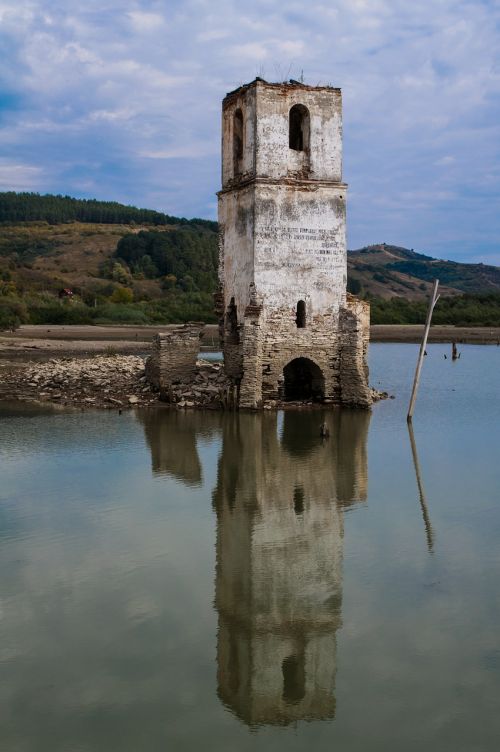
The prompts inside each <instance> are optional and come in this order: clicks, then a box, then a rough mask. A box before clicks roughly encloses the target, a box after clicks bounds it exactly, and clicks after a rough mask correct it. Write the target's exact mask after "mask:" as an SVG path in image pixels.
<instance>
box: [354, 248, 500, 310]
mask: <svg viewBox="0 0 500 752" xmlns="http://www.w3.org/2000/svg"><path fill="white" fill-rule="evenodd" d="M348 268H349V274H348V276H349V288H350V290H351V292H353V293H354V294H356V295H359V294H363V293H364V294H367V295H370V296H375V297H380V298H392V297H395V296H398V297H403V298H409V299H410V300H417V299H418V298H422V297H423V296H427V295H428V294H429V292H430V290H431V288H432V283H433V280H434V279H436V278H437V279H439V283H440V292H441V295H456V294H459V293H472V294H488V293H500V267H498V266H489V265H486V264H461V263H459V262H457V261H443V260H441V259H436V258H432V257H431V256H425V255H424V254H423V253H416V252H415V251H414V250H413V249H411V250H409V249H408V248H401V247H399V246H395V245H387V244H386V243H382V244H380V245H370V246H366V247H365V248H360V249H359V250H357V251H349V254H348Z"/></svg>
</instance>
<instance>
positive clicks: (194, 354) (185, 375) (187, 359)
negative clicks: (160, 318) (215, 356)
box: [146, 322, 205, 396]
mask: <svg viewBox="0 0 500 752" xmlns="http://www.w3.org/2000/svg"><path fill="white" fill-rule="evenodd" d="M204 326H205V325H204V324H202V323H197V322H196V323H189V324H184V325H183V326H180V327H177V328H175V329H173V330H171V331H169V332H166V333H161V334H157V335H156V336H155V337H154V339H153V352H152V354H151V356H150V357H149V358H148V360H147V361H146V378H147V379H148V381H149V382H150V383H151V384H153V385H154V386H155V387H156V388H157V389H159V391H160V395H162V396H167V395H168V392H169V391H170V389H171V388H172V386H173V385H174V384H177V383H180V382H189V381H191V380H194V377H195V375H196V361H197V358H198V353H199V351H200V339H201V336H202V333H203V328H204Z"/></svg>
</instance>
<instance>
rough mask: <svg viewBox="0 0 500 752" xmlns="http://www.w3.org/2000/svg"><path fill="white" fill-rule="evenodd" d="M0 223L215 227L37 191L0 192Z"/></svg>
mask: <svg viewBox="0 0 500 752" xmlns="http://www.w3.org/2000/svg"><path fill="white" fill-rule="evenodd" d="M0 222H48V223H49V224H60V223H63V222H92V223H98V224H131V223H133V222H135V223H136V224H148V225H181V226H183V225H185V226H200V227H207V228H209V229H212V230H217V223H216V222H211V221H210V220H207V219H184V218H183V217H171V216H169V215H168V214H163V213H162V212H157V211H154V210H152V209H138V208H137V207H135V206H125V205H124V204H119V203H117V202H116V201H96V200H95V199H82V198H71V196H53V195H50V194H46V195H43V196H42V195H40V194H39V193H15V192H14V191H9V192H4V193H1V192H0Z"/></svg>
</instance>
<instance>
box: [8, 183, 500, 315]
mask: <svg viewBox="0 0 500 752" xmlns="http://www.w3.org/2000/svg"><path fill="white" fill-rule="evenodd" d="M217 263H218V251H217V224H216V223H215V222H211V221H208V220H200V219H191V220H188V219H184V218H178V217H172V216H170V215H167V214H162V213H161V212H155V211H151V210H148V209H137V208H136V207H133V206H124V205H122V204H118V203H116V202H102V201H87V200H82V199H73V198H70V197H66V196H50V195H46V196H40V195H38V194H33V193H12V192H9V193H0V327H8V326H12V325H17V324H19V323H23V322H26V323H27V322H30V323H40V324H45V323H52V324H54V323H67V324H71V323H74V324H76V323H113V322H114V323H131V324H132V323H137V324H141V323H144V324H145V323H176V322H182V321H188V320H203V321H207V322H210V321H212V322H214V321H215V317H214V314H213V292H214V291H215V290H216V287H217ZM436 276H438V277H439V279H440V281H441V288H440V289H441V295H442V297H441V299H440V301H439V303H438V306H437V308H436V311H435V317H434V320H435V321H436V323H450V324H452V323H456V324H478V325H480V324H481V325H500V269H499V268H498V267H493V266H485V265H483V264H459V263H456V262H451V261H440V260H439V259H434V258H431V257H429V256H425V255H424V254H421V253H416V252H415V251H413V250H408V249H405V248H400V247H397V246H389V245H385V244H382V245H374V246H368V247H366V248H362V249H360V250H357V251H350V252H349V254H348V288H349V290H350V291H351V292H353V293H354V294H356V295H359V296H360V297H364V298H366V299H369V300H370V301H371V304H372V321H373V322H374V323H421V322H422V321H423V320H424V319H425V309H426V300H427V298H428V295H429V292H430V289H431V287H432V281H433V279H434V278H435V277H436ZM64 290H69V291H70V293H69V294H67V293H64V292H62V291H64Z"/></svg>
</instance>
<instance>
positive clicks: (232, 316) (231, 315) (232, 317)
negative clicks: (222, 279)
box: [227, 297, 238, 335]
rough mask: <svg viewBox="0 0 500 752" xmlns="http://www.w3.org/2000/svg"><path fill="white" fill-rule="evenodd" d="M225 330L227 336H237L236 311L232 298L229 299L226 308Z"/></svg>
mask: <svg viewBox="0 0 500 752" xmlns="http://www.w3.org/2000/svg"><path fill="white" fill-rule="evenodd" d="M227 329H228V333H229V334H236V335H237V334H238V309H237V307H236V303H235V302H234V297H233V298H231V300H230V301H229V305H228V307H227Z"/></svg>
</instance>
